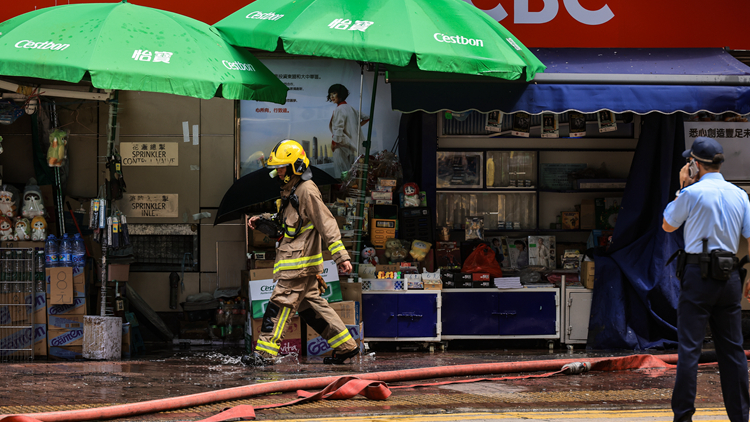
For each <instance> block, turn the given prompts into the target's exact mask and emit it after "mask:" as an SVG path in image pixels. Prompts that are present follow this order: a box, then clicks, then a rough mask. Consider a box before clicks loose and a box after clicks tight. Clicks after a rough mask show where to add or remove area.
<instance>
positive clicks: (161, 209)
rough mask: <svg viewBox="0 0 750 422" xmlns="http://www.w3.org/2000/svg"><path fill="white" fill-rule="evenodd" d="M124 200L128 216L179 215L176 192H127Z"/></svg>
mask: <svg viewBox="0 0 750 422" xmlns="http://www.w3.org/2000/svg"><path fill="white" fill-rule="evenodd" d="M123 201H125V203H126V204H127V205H126V206H125V207H124V208H125V210H124V212H125V215H126V216H127V217H177V204H178V198H177V194H176V193H127V194H125V195H124V198H123Z"/></svg>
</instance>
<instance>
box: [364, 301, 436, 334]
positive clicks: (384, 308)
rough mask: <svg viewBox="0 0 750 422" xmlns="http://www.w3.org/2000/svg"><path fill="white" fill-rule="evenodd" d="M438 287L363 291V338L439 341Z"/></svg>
mask: <svg viewBox="0 0 750 422" xmlns="http://www.w3.org/2000/svg"><path fill="white" fill-rule="evenodd" d="M440 305H441V298H440V291H439V290H412V291H393V292H391V291H369V292H362V320H363V321H364V322H365V330H364V332H365V341H440Z"/></svg>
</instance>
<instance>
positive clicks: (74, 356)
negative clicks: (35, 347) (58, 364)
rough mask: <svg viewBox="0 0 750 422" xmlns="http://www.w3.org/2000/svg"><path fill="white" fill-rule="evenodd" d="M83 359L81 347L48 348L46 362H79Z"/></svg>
mask: <svg viewBox="0 0 750 422" xmlns="http://www.w3.org/2000/svg"><path fill="white" fill-rule="evenodd" d="M80 359H83V346H64V347H50V348H49V355H48V356H47V360H56V361H62V360H80Z"/></svg>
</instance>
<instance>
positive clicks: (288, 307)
mask: <svg viewBox="0 0 750 422" xmlns="http://www.w3.org/2000/svg"><path fill="white" fill-rule="evenodd" d="M299 181H300V176H294V177H292V179H291V180H290V181H289V183H287V184H285V185H284V186H283V188H282V196H284V197H288V196H289V194H290V193H291V190H292V188H293V187H294V186H295V185H296V184H297V183H298V182H299ZM295 194H296V195H297V197H298V199H299V207H298V210H296V209H295V207H294V206H292V205H291V204H289V205H288V206H287V207H286V209H284V210H282V213H283V214H282V220H281V221H282V224H284V225H285V226H286V227H287V228H288V231H289V232H290V233H291V234H296V235H297V236H296V237H295V236H290V235H286V234H285V235H284V237H283V238H282V240H281V242H280V243H279V247H278V248H277V249H278V250H277V251H276V263H275V265H274V269H273V278H274V280H275V281H277V283H276V287H275V288H274V290H273V293H272V294H271V298H270V300H269V304H268V307H267V308H266V311H265V313H264V315H263V322H262V323H261V328H260V335H259V337H258V343H257V346H256V351H257V352H259V353H260V354H261V355H263V356H268V357H274V356H277V355H278V354H279V352H282V353H283V350H282V349H281V340H282V339H283V338H284V332H285V331H286V327H287V323H288V322H289V320H291V318H292V317H293V316H294V314H295V313H296V312H299V316H300V317H301V318H302V320H303V321H304V322H305V323H306V324H307V325H309V326H310V327H312V328H313V329H314V330H315V331H317V332H318V334H320V335H321V336H323V338H325V339H326V341H327V342H328V345H329V346H330V347H331V348H332V349H334V350H336V351H337V352H340V353H346V352H350V351H353V350H354V349H356V348H357V344H356V343H355V341H354V339H353V338H352V336H351V333H349V330H348V329H347V327H346V325H344V323H343V322H342V321H341V318H339V316H338V315H337V314H336V312H335V311H334V310H333V309H331V307H330V306H328V302H327V301H326V300H325V299H324V298H323V297H321V296H320V293H319V292H318V282H317V280H316V277H315V276H316V275H317V274H320V273H321V272H322V271H323V253H322V251H321V239H322V242H323V245H324V246H325V247H327V248H328V250H329V251H330V252H331V255H332V257H333V259H334V261H336V264H339V263H341V262H344V261H346V260H349V259H350V258H349V254H348V253H347V252H346V249H345V248H344V244H343V243H342V242H341V232H340V231H339V228H338V224H337V223H336V219H335V218H333V215H332V214H331V212H330V211H329V210H328V208H327V207H326V206H325V204H324V203H323V199H322V197H321V195H320V190H318V187H317V186H316V185H315V183H314V182H312V181H306V182H302V183H300V184H299V185H297V189H296V192H295ZM300 220H301V224H299V225H298V222H299V221H300ZM297 230H299V231H298V232H297Z"/></svg>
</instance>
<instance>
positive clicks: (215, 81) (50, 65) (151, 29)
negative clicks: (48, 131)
mask: <svg viewBox="0 0 750 422" xmlns="http://www.w3.org/2000/svg"><path fill="white" fill-rule="evenodd" d="M87 74H88V76H87ZM0 76H19V77H33V78H41V79H52V80H59V81H66V82H73V83H77V82H81V81H82V80H84V79H87V78H89V77H90V80H91V84H92V85H93V86H94V87H95V88H99V89H113V90H129V91H150V92H161V93H168V94H177V95H185V96H190V97H197V98H204V99H208V98H213V97H215V96H221V97H224V98H227V99H242V100H258V101H270V102H274V103H279V104H284V102H285V101H286V92H287V87H286V86H285V85H284V84H283V83H282V82H281V81H280V80H279V79H278V78H277V77H276V76H274V75H273V74H272V73H271V72H270V71H269V70H268V69H267V68H266V67H265V66H264V65H263V64H262V63H261V62H260V61H258V59H256V58H255V57H254V56H253V55H251V54H250V53H249V52H248V51H246V50H245V49H240V48H236V47H233V46H231V45H230V44H229V43H227V42H226V40H225V39H224V38H223V37H222V36H221V34H219V33H218V31H216V29H214V28H212V27H210V26H209V25H207V24H205V23H203V22H200V21H197V20H195V19H192V18H189V17H187V16H183V15H179V14H176V13H172V12H167V11H164V10H159V9H153V8H149V7H143V6H137V5H135V4H130V3H127V2H126V1H124V0H123V1H122V2H119V3H89V4H69V5H63V6H54V7H47V8H44V9H39V10H35V11H33V12H28V13H25V14H23V15H19V16H16V17H14V18H12V19H9V20H7V21H5V22H2V23H0Z"/></svg>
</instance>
